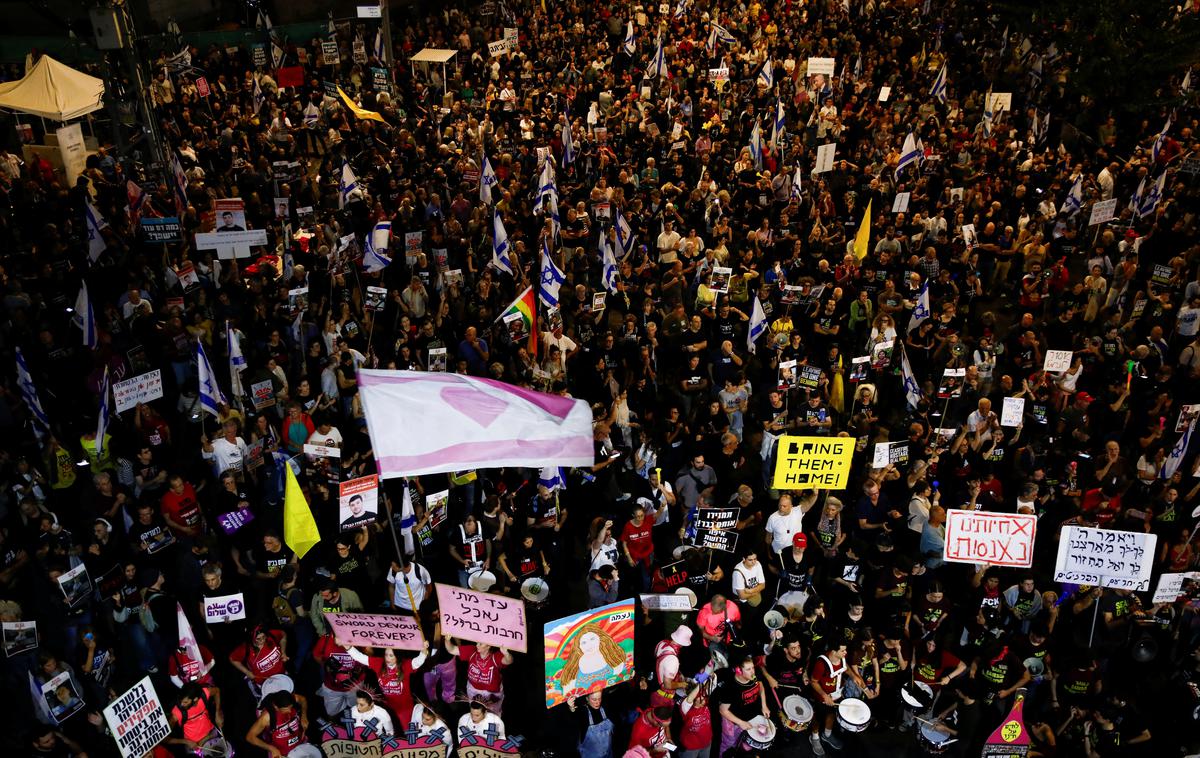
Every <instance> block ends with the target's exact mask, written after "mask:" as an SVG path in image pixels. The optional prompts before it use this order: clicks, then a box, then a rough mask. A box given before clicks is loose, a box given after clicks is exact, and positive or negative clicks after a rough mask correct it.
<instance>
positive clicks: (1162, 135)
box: [1150, 118, 1172, 163]
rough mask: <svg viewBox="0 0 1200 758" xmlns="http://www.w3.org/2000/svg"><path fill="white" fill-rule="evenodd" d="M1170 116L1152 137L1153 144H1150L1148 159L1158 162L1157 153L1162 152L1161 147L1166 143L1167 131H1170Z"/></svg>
mask: <svg viewBox="0 0 1200 758" xmlns="http://www.w3.org/2000/svg"><path fill="white" fill-rule="evenodd" d="M1171 121H1172V119H1171V118H1168V119H1167V123H1166V124H1164V125H1163V128H1162V131H1161V132H1159V133H1158V136H1157V137H1155V138H1154V144H1153V145H1151V146H1150V160H1152V161H1154V162H1155V163H1158V154H1159V153H1161V152H1162V149H1163V147H1165V146H1166V144H1167V132H1169V131H1171Z"/></svg>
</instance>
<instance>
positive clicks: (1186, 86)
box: [1179, 68, 1192, 95]
mask: <svg viewBox="0 0 1200 758" xmlns="http://www.w3.org/2000/svg"><path fill="white" fill-rule="evenodd" d="M1191 91H1192V70H1191V69H1190V68H1189V69H1188V70H1187V73H1186V74H1184V75H1183V81H1182V82H1180V83H1179V94H1181V95H1186V94H1187V93H1189V92H1191Z"/></svg>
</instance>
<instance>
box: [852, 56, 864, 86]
mask: <svg viewBox="0 0 1200 758" xmlns="http://www.w3.org/2000/svg"><path fill="white" fill-rule="evenodd" d="M861 78H862V54H859V56H858V57H857V58H855V59H854V79H855V80H856V81H857V80H858V79H861Z"/></svg>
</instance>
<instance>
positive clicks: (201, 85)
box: [196, 76, 212, 97]
mask: <svg viewBox="0 0 1200 758" xmlns="http://www.w3.org/2000/svg"><path fill="white" fill-rule="evenodd" d="M196 94H197V95H199V96H200V97H208V96H209V95H211V94H212V90H210V89H209V88H208V80H207V79H205V78H204V77H203V76H197V77H196Z"/></svg>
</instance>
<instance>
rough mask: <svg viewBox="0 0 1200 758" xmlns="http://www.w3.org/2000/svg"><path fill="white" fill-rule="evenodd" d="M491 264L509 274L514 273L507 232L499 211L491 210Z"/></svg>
mask: <svg viewBox="0 0 1200 758" xmlns="http://www.w3.org/2000/svg"><path fill="white" fill-rule="evenodd" d="M492 265H493V266H495V267H496V268H497V269H499V270H500V271H503V272H505V273H507V274H508V275H510V276H512V275H514V274H513V264H512V258H511V257H509V247H508V232H506V231H505V230H504V222H503V221H501V220H500V212H499V211H493V212H492Z"/></svg>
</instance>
